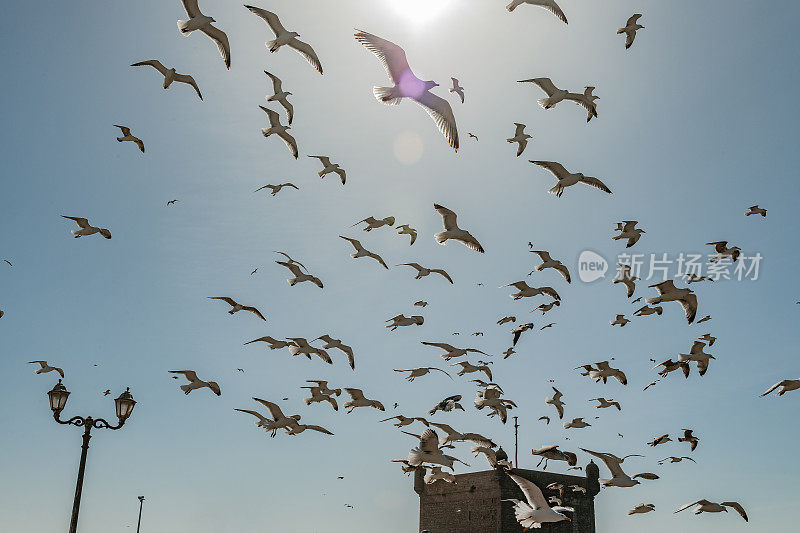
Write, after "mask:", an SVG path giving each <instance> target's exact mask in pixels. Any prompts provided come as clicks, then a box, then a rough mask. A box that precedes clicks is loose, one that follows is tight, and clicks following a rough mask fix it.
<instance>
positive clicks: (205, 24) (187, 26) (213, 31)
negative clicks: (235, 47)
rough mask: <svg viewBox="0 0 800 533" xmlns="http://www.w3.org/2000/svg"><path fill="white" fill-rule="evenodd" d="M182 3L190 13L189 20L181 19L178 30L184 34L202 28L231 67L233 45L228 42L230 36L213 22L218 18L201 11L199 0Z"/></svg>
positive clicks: (226, 63) (188, 0)
mask: <svg viewBox="0 0 800 533" xmlns="http://www.w3.org/2000/svg"><path fill="white" fill-rule="evenodd" d="M181 3H182V4H183V8H184V9H185V10H186V14H187V15H189V20H179V21H178V30H180V32H181V33H182V34H183V35H189V34H190V33H192V32H193V31H195V30H200V31H201V32H203V33H205V34H206V35H207V36H208V37H210V38H211V40H212V41H214V42H215V43H216V45H217V49H219V54H220V55H221V56H222V59H223V61H225V66H226V67H227V68H228V69H230V68H231V45H230V44H228V36H227V35H225V32H224V31H222V30H220V29H219V28H217V27H216V26H214V25H213V24H211V23H212V22H216V20H214V19H213V18H211V17H207V16H206V15H204V14H203V13H201V12H200V8H199V7H198V6H197V0H181Z"/></svg>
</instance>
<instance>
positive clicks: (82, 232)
mask: <svg viewBox="0 0 800 533" xmlns="http://www.w3.org/2000/svg"><path fill="white" fill-rule="evenodd" d="M61 216H62V217H63V218H68V219H70V220H74V221H75V223H76V224H77V225H78V226H79V227H80V228H81V229H74V230H71V231H72V234H73V235H74V236H75V238H76V239H77V238H78V237H85V236H87V235H94V234H95V233H99V234H100V235H102V236H103V237H105V238H106V239H110V238H111V232H110V231H108V230H107V229H106V228H97V227H95V226H92V225H91V224H89V219H86V218H83V217H68V216H66V215H61Z"/></svg>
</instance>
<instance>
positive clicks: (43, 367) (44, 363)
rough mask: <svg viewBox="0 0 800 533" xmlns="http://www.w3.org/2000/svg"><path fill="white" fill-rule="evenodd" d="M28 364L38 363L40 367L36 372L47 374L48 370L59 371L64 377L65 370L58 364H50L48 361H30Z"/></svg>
mask: <svg viewBox="0 0 800 533" xmlns="http://www.w3.org/2000/svg"><path fill="white" fill-rule="evenodd" d="M28 364H38V365H39V368H37V369H36V372H35V373H36V374H47V373H48V372H57V373H58V375H59V376H61V377H62V378H63V377H64V371H63V370H62V369H60V368H58V367H57V366H50V365H49V364H48V363H47V361H28Z"/></svg>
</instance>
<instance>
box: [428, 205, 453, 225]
mask: <svg viewBox="0 0 800 533" xmlns="http://www.w3.org/2000/svg"><path fill="white" fill-rule="evenodd" d="M433 208H434V209H435V210H436V212H437V213H439V214H440V215H441V216H442V223H443V224H444V229H445V230H446V231H452V230H455V229H458V224H457V223H456V219H457V215H456V214H455V212H454V211H451V210H449V209H447V208H446V207H444V206H442V205H439V204H433Z"/></svg>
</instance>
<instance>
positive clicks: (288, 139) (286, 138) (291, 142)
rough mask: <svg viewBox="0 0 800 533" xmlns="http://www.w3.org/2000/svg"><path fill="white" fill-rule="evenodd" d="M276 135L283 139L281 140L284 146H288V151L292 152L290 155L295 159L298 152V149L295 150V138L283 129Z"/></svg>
mask: <svg viewBox="0 0 800 533" xmlns="http://www.w3.org/2000/svg"><path fill="white" fill-rule="evenodd" d="M278 137H280V138H281V139H282V140H283V142H284V143H285V144H286V146H288V147H289V151H290V152H292V155H293V156H294V158H295V159H297V158H298V157H299V153H298V150H297V140H295V138H294V137H292V135H291V134H290V133H288V132H285V131H282V132H281V133H279V134H278Z"/></svg>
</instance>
